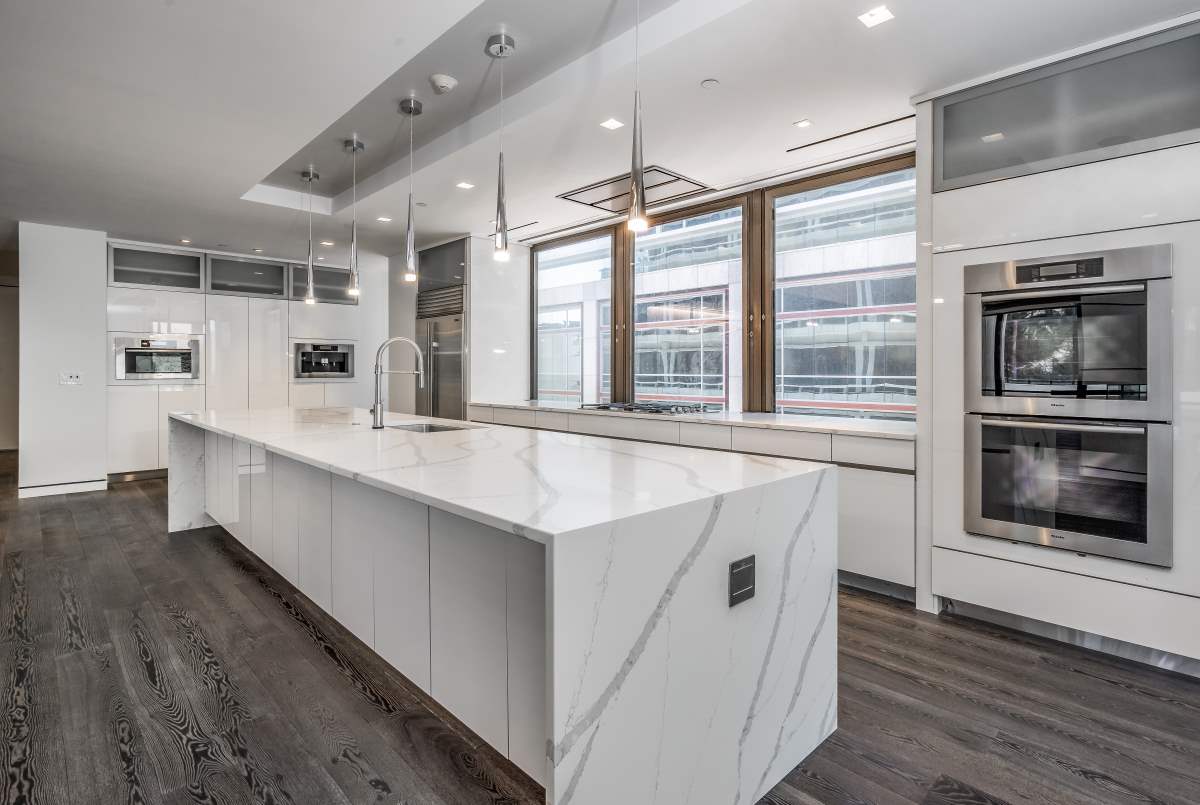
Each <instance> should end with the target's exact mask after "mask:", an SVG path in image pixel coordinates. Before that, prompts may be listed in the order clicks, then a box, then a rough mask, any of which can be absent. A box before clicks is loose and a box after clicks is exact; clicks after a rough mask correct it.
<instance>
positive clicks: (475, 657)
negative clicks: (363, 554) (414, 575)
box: [429, 509, 512, 755]
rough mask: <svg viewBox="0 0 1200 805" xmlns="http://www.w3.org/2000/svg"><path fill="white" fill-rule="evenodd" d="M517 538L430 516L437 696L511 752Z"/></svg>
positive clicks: (432, 513)
mask: <svg viewBox="0 0 1200 805" xmlns="http://www.w3.org/2000/svg"><path fill="white" fill-rule="evenodd" d="M511 536H512V535H510V534H506V533H504V532H503V531H499V530H497V529H495V528H490V527H488V526H485V525H481V524H479V523H476V522H472V521H470V520H466V519H464V518H462V517H458V516H456V515H453V514H447V513H446V512H443V511H439V510H438V509H430V511H429V607H430V611H429V620H430V636H431V658H430V682H431V689H430V693H431V694H432V695H433V697H434V698H435V699H437V700H438V701H439V702H440V703H442V704H443V705H445V707H446V708H447V709H448V710H449V711H450V712H451V713H453V714H454V715H455V716H457V717H458V718H460V719H462V721H463V723H465V724H466V725H467V726H468V727H470V728H471V729H473V730H474V731H475V732H477V733H478V734H479V736H480V737H482V738H483V739H484V740H485V741H487V742H488V743H489V744H491V745H492V746H494V747H495V748H496V749H497V750H498V751H500V752H502V753H504V754H505V755H507V754H508V667H507V663H506V661H505V658H506V656H507V651H508V645H507V643H508V639H507V636H506V620H505V608H506V604H507V583H506V578H505V564H506V561H507V555H508V539H509V537H511Z"/></svg>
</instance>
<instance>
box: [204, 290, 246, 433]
mask: <svg viewBox="0 0 1200 805" xmlns="http://www.w3.org/2000/svg"><path fill="white" fill-rule="evenodd" d="M248 302H249V300H248V299H247V298H246V297H241V296H219V295H215V294H210V295H208V296H206V297H205V305H206V308H207V312H208V338H207V343H206V344H205V352H206V354H205V356H204V363H205V367H204V368H205V378H206V380H205V382H206V384H207V387H206V389H207V395H206V396H207V403H208V407H209V408H212V409H218V410H219V409H222V408H246V407H247V405H249V393H250V392H249V358H248V354H247V352H248V349H247V343H248V340H249V336H250V334H249V307H248V304H247V303H248Z"/></svg>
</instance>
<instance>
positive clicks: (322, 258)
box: [317, 257, 325, 260]
mask: <svg viewBox="0 0 1200 805" xmlns="http://www.w3.org/2000/svg"><path fill="white" fill-rule="evenodd" d="M317 259H318V260H324V259H325V258H324V257H318V258H317Z"/></svg>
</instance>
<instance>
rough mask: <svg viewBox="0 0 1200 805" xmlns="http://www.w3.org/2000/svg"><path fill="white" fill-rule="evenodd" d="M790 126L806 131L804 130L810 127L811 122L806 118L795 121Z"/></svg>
mask: <svg viewBox="0 0 1200 805" xmlns="http://www.w3.org/2000/svg"><path fill="white" fill-rule="evenodd" d="M792 125H793V126H795V127H796V128H798V129H806V128H808V127H809V126H811V125H812V121H811V120H809V119H808V118H807V117H806V118H803V119H802V120H797V121H796V122H795V123H793V124H792Z"/></svg>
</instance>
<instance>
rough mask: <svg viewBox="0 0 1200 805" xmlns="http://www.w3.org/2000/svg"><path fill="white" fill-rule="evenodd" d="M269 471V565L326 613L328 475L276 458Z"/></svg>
mask: <svg viewBox="0 0 1200 805" xmlns="http://www.w3.org/2000/svg"><path fill="white" fill-rule="evenodd" d="M274 470H275V472H274V475H275V484H274V489H275V500H274V505H275V523H274V535H273V536H274V544H273V554H274V560H275V563H274V565H273V566H274V567H275V569H276V570H277V571H279V573H280V575H282V576H283V577H284V578H286V579H287V580H288V581H290V582H292V584H294V585H296V587H297V588H298V589H299V590H300V592H302V593H304V594H305V595H307V596H308V597H309V598H310V599H312V601H313V602H314V603H316V604H317V605H318V606H319V607H321V608H322V609H324V610H325V611H326V612H328V611H329V609H330V604H331V587H332V572H331V570H330V564H331V563H332V560H333V556H332V550H333V541H332V540H333V538H332V534H331V529H332V526H333V523H332V488H331V487H332V481H331V477H330V474H329V473H328V472H326V471H324V470H319V469H317V468H316V467H310V466H309V465H307V464H302V463H300V462H298V461H292V460H291V459H286V458H283V457H282V456H278V455H277V456H275V457H274Z"/></svg>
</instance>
